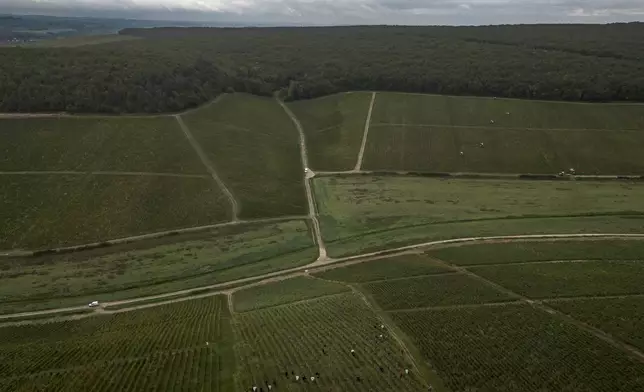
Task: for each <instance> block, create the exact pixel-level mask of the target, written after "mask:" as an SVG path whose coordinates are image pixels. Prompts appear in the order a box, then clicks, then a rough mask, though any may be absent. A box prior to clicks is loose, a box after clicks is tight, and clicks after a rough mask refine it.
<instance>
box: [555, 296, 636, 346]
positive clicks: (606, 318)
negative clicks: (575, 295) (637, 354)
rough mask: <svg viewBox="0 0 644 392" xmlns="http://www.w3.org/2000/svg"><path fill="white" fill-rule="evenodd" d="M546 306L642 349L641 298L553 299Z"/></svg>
mask: <svg viewBox="0 0 644 392" xmlns="http://www.w3.org/2000/svg"><path fill="white" fill-rule="evenodd" d="M548 306H551V307H553V308H556V309H558V310H560V311H562V312H564V313H566V314H568V315H570V316H572V317H573V318H575V319H577V320H581V321H583V322H585V323H587V324H590V325H592V326H594V327H596V328H599V329H601V330H602V331H605V332H608V333H609V334H611V335H612V336H614V337H617V338H619V339H621V340H622V341H624V342H626V343H629V344H631V345H633V346H635V347H637V348H639V349H640V350H644V328H642V326H644V300H642V298H641V297H634V298H604V299H600V298H592V299H578V300H573V301H556V300H555V301H548Z"/></svg>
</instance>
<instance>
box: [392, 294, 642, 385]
mask: <svg viewBox="0 0 644 392" xmlns="http://www.w3.org/2000/svg"><path fill="white" fill-rule="evenodd" d="M390 315H391V317H392V318H393V319H394V320H395V322H396V323H397V324H398V325H399V326H400V328H401V329H402V330H404V331H405V332H406V333H407V334H408V335H409V336H410V338H411V339H412V340H413V341H414V343H415V344H416V345H417V347H418V348H419V349H420V351H421V352H422V355H423V356H424V358H425V359H426V360H427V361H430V362H431V363H432V365H433V366H434V367H435V368H436V370H437V371H438V374H439V375H440V376H441V378H442V379H443V380H444V382H445V383H446V384H447V386H448V387H449V388H450V389H451V390H453V391H471V390H494V391H526V392H529V391H535V392H536V391H543V390H549V391H580V390H583V391H598V392H599V391H623V392H632V391H639V390H642V389H643V388H644V378H642V375H644V365H642V363H641V362H637V360H635V359H631V358H630V357H628V356H627V355H625V354H624V353H622V352H621V351H619V350H617V349H616V348H614V347H612V346H609V345H607V344H605V343H604V342H602V341H600V340H598V339H596V338H595V337H594V336H592V335H590V334H589V333H587V332H585V331H582V330H580V329H578V328H577V327H576V326H574V325H571V324H568V323H565V322H563V321H562V320H559V319H557V318H556V317H555V316H551V315H549V314H547V313H545V312H541V311H539V310H536V309H534V308H532V307H530V306H528V305H514V304H513V305H503V306H494V307H478V308H462V309H439V310H423V311H415V312H392V313H390Z"/></svg>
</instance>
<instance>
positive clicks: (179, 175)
mask: <svg viewBox="0 0 644 392" xmlns="http://www.w3.org/2000/svg"><path fill="white" fill-rule="evenodd" d="M50 175H63V176H86V175H91V176H135V177H137V176H139V177H177V178H202V179H204V178H210V176H208V175H206V174H184V173H156V172H128V171H74V170H60V171H0V176H50Z"/></svg>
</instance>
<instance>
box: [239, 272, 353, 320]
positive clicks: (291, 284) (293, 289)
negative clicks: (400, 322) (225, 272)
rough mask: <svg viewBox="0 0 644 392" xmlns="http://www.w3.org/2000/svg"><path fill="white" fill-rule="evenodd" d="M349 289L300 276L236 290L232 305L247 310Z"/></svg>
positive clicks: (240, 310) (243, 310) (338, 284)
mask: <svg viewBox="0 0 644 392" xmlns="http://www.w3.org/2000/svg"><path fill="white" fill-rule="evenodd" d="M349 290H350V288H349V287H348V286H346V285H343V284H340V283H334V282H326V281H323V280H320V279H313V278H309V277H304V276H300V277H296V278H291V279H287V280H283V281H279V282H275V283H267V284H262V285H259V286H255V287H251V288H248V289H244V290H240V291H237V292H235V294H234V295H233V306H234V309H235V311H236V312H247V311H249V310H257V309H262V308H268V307H272V306H277V305H284V304H288V303H291V302H298V301H303V300H307V299H312V298H316V297H322V296H326V295H332V294H338V293H342V292H346V291H349Z"/></svg>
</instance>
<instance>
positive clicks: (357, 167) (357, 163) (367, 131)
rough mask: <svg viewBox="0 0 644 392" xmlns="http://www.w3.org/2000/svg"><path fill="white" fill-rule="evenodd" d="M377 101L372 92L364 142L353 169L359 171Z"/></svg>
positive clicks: (365, 123)
mask: <svg viewBox="0 0 644 392" xmlns="http://www.w3.org/2000/svg"><path fill="white" fill-rule="evenodd" d="M375 102H376V93H375V92H373V93H371V103H370V104H369V111H368V112H367V119H366V120H365V122H364V133H363V134H362V144H361V145H360V152H359V153H358V161H357V162H356V166H355V168H353V171H355V172H358V171H360V169H362V159H363V157H364V150H365V148H366V146H367V137H368V136H369V127H370V126H371V113H373V104H374V103H375Z"/></svg>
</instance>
